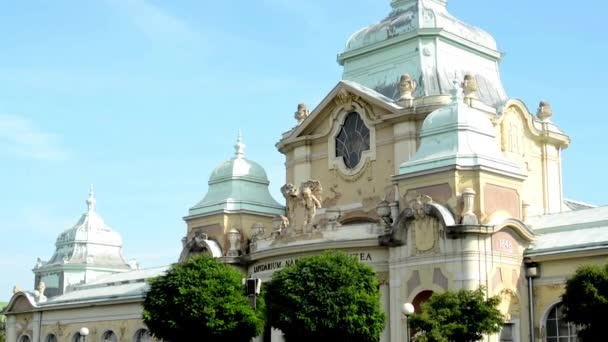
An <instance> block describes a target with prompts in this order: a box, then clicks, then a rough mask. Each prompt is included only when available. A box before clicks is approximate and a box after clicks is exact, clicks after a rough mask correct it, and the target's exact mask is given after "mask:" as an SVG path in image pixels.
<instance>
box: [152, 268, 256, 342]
mask: <svg viewBox="0 0 608 342" xmlns="http://www.w3.org/2000/svg"><path fill="white" fill-rule="evenodd" d="M242 278H243V276H242V274H241V273H240V272H239V271H237V270H236V269H234V268H233V267H231V266H228V265H225V264H223V263H221V262H219V261H217V260H216V259H213V258H211V257H207V256H198V257H194V258H192V259H190V260H189V261H187V262H185V263H181V264H175V265H173V266H172V267H171V269H169V271H168V272H167V273H166V274H165V275H164V276H161V277H158V278H155V279H153V280H152V281H151V282H150V290H149V291H148V293H147V294H146V298H145V300H144V303H143V319H144V323H145V324H146V325H147V326H148V328H149V329H150V332H151V333H152V334H153V335H154V336H156V337H157V338H159V339H163V340H165V341H173V342H176V341H189V340H192V338H194V337H196V340H200V341H224V342H225V341H249V340H250V339H251V338H252V337H255V336H257V335H259V334H261V332H262V330H263V327H264V319H263V313H262V312H261V311H260V310H259V311H258V312H256V311H254V310H253V308H252V307H251V305H250V303H249V300H248V299H247V297H246V296H245V289H244V287H243V286H242V282H241V280H242ZM258 304H259V305H260V304H262V303H258Z"/></svg>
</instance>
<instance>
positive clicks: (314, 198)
mask: <svg viewBox="0 0 608 342" xmlns="http://www.w3.org/2000/svg"><path fill="white" fill-rule="evenodd" d="M321 191H323V188H322V187H321V182H319V181H316V180H310V181H307V182H304V183H302V185H300V195H301V198H302V204H304V210H305V221H304V226H305V227H306V226H309V225H311V224H312V220H313V219H314V217H315V215H316V214H317V208H321Z"/></svg>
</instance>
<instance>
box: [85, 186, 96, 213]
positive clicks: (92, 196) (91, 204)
mask: <svg viewBox="0 0 608 342" xmlns="http://www.w3.org/2000/svg"><path fill="white" fill-rule="evenodd" d="M95 202H97V201H96V200H95V192H94V191H93V184H91V187H90V188H89V198H87V206H88V207H89V212H93V211H95Z"/></svg>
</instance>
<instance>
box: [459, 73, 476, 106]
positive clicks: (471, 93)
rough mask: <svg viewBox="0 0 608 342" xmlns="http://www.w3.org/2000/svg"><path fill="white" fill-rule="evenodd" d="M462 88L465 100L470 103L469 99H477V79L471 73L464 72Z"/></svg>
mask: <svg viewBox="0 0 608 342" xmlns="http://www.w3.org/2000/svg"><path fill="white" fill-rule="evenodd" d="M462 90H463V93H464V98H465V101H468V104H469V105H470V104H471V103H470V102H471V101H470V99H477V98H478V95H477V91H478V90H479V86H478V85H477V79H476V78H475V75H473V74H465V75H464V81H463V82H462Z"/></svg>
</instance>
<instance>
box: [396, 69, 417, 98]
mask: <svg viewBox="0 0 608 342" xmlns="http://www.w3.org/2000/svg"><path fill="white" fill-rule="evenodd" d="M414 91H416V81H414V80H413V79H412V77H411V76H410V75H409V74H403V75H401V78H400V79H399V101H403V100H412V99H413V98H414V96H413V95H412V94H413V93H414Z"/></svg>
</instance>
